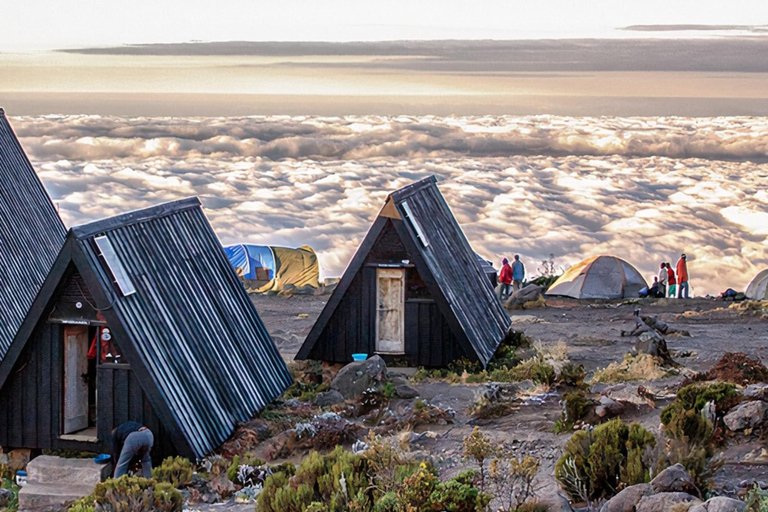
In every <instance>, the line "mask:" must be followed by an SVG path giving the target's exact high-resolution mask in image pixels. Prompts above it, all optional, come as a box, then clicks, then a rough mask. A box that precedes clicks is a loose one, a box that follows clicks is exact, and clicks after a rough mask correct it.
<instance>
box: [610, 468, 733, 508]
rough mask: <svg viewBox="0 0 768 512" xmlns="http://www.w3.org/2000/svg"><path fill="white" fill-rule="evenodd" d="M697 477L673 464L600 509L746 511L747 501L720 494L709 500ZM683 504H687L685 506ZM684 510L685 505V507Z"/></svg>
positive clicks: (615, 497)
mask: <svg viewBox="0 0 768 512" xmlns="http://www.w3.org/2000/svg"><path fill="white" fill-rule="evenodd" d="M696 493H697V491H696V486H695V485H694V484H693V479H692V478H691V476H690V475H689V474H688V473H687V472H686V471H685V468H683V466H682V465H680V464H675V465H674V466H670V467H668V468H667V469H665V470H664V471H662V472H661V473H659V474H658V475H656V478H654V479H653V480H651V483H649V484H637V485H631V486H629V487H627V488H626V489H624V490H622V491H621V492H620V493H619V494H617V495H616V496H614V497H613V498H611V499H610V500H608V501H607V502H606V503H605V505H603V506H602V508H601V509H600V512H667V511H669V510H674V509H675V508H676V507H675V505H677V504H685V505H687V506H689V507H690V508H688V512H744V510H745V505H744V502H741V501H739V500H735V499H731V498H725V497H716V498H710V499H709V500H707V501H706V502H703V501H701V500H700V499H699V498H697V497H696V496H695V495H694V494H696ZM685 505H683V506H685ZM681 510H684V508H681Z"/></svg>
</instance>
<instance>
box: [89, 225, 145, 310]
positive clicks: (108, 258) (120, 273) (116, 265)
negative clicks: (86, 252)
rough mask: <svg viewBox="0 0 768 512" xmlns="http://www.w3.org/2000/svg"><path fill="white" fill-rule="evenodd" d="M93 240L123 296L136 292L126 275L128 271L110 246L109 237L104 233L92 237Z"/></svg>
mask: <svg viewBox="0 0 768 512" xmlns="http://www.w3.org/2000/svg"><path fill="white" fill-rule="evenodd" d="M94 242H96V246H97V247H98V248H99V251H100V252H101V257H102V258H104V262H105V263H106V264H107V268H108V269H109V272H110V273H111V274H112V280H113V281H114V282H115V284H116V285H117V288H118V290H120V293H122V294H123V296H124V297H127V296H128V295H131V294H132V293H136V288H134V287H133V283H132V282H131V279H130V278H129V277H128V272H126V271H125V267H123V263H122V262H121V261H120V258H118V257H117V252H116V251H115V248H114V247H113V246H112V242H110V241H109V238H107V236H106V235H104V236H97V237H96V238H94Z"/></svg>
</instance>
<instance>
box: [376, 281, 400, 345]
mask: <svg viewBox="0 0 768 512" xmlns="http://www.w3.org/2000/svg"><path fill="white" fill-rule="evenodd" d="M404 280H405V269H404V268H377V269H376V297H377V298H376V301H377V302H376V303H377V312H376V352H377V353H379V354H404V353H405V336H404V332H405V328H404V325H405V315H404V312H405V283H404Z"/></svg>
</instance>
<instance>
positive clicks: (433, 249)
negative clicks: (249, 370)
mask: <svg viewBox="0 0 768 512" xmlns="http://www.w3.org/2000/svg"><path fill="white" fill-rule="evenodd" d="M510 326H511V321H510V318H509V315H508V314H507V312H506V311H505V310H504V308H503V307H502V305H501V303H500V301H499V299H498V297H497V295H496V294H495V293H494V290H493V287H492V285H491V283H490V282H489V280H488V278H487V276H486V275H485V273H484V271H483V269H482V268H481V266H480V263H479V261H478V258H477V255H476V254H475V253H474V251H473V250H472V248H471V247H470V245H469V242H468V241H467V239H466V237H465V236H464V232H463V231H462V229H461V227H460V226H459V224H458V222H457V221H456V219H455V218H454V216H453V214H452V212H451V210H450V208H449V206H448V204H447V203H446V201H445V199H444V198H443V196H442V194H441V193H440V191H439V189H438V188H437V181H436V179H435V178H434V176H431V177H428V178H425V179H423V180H421V181H418V182H416V183H413V184H411V185H408V186H406V187H404V188H402V189H400V190H398V191H396V192H393V193H392V194H390V195H389V197H388V198H387V200H386V203H385V205H384V207H383V208H382V209H381V211H380V212H379V214H378V216H377V217H376V219H375V220H374V222H373V224H372V225H371V227H370V229H369V231H368V233H367V234H366V236H365V239H364V240H363V242H362V244H361V245H360V247H359V248H358V250H357V252H356V253H355V255H354V257H353V258H352V260H351V262H350V263H349V266H348V267H347V269H346V271H345V272H344V275H343V276H342V278H341V281H340V282H339V284H338V286H337V288H336V289H335V290H334V292H333V295H332V296H331V298H330V299H329V301H328V303H327V304H326V306H325V308H324V309H323V311H322V313H321V314H320V317H319V318H318V320H317V322H316V323H315V325H314V326H313V328H312V330H311V332H310V333H309V335H308V336H307V338H306V340H305V341H304V344H303V345H302V347H301V349H300V350H299V352H298V354H297V356H296V359H299V360H301V359H315V360H322V361H330V362H335V363H345V362H349V361H350V360H351V359H352V354H353V353H365V354H369V355H372V354H380V355H382V356H384V357H385V358H388V359H397V360H399V361H400V362H402V363H404V364H408V365H410V366H426V367H444V366H446V365H447V364H448V363H450V362H452V361H454V360H456V359H459V358H461V357H465V358H467V359H470V360H473V361H479V362H480V363H482V364H483V365H486V364H487V363H488V361H489V360H490V359H491V357H492V356H493V354H494V353H495V351H496V348H497V347H498V345H499V343H500V342H501V341H502V340H503V339H504V337H505V336H506V335H507V333H508V331H509V329H510Z"/></svg>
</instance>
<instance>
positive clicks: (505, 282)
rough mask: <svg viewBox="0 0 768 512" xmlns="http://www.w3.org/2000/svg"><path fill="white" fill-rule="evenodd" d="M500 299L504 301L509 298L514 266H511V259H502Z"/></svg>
mask: <svg viewBox="0 0 768 512" xmlns="http://www.w3.org/2000/svg"><path fill="white" fill-rule="evenodd" d="M499 284H500V285H501V286H499V299H500V300H501V301H502V302H504V301H505V300H507V299H508V298H509V295H510V293H509V287H510V285H511V284H512V267H510V266H509V260H508V259H507V258H504V259H503V260H501V272H499Z"/></svg>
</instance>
